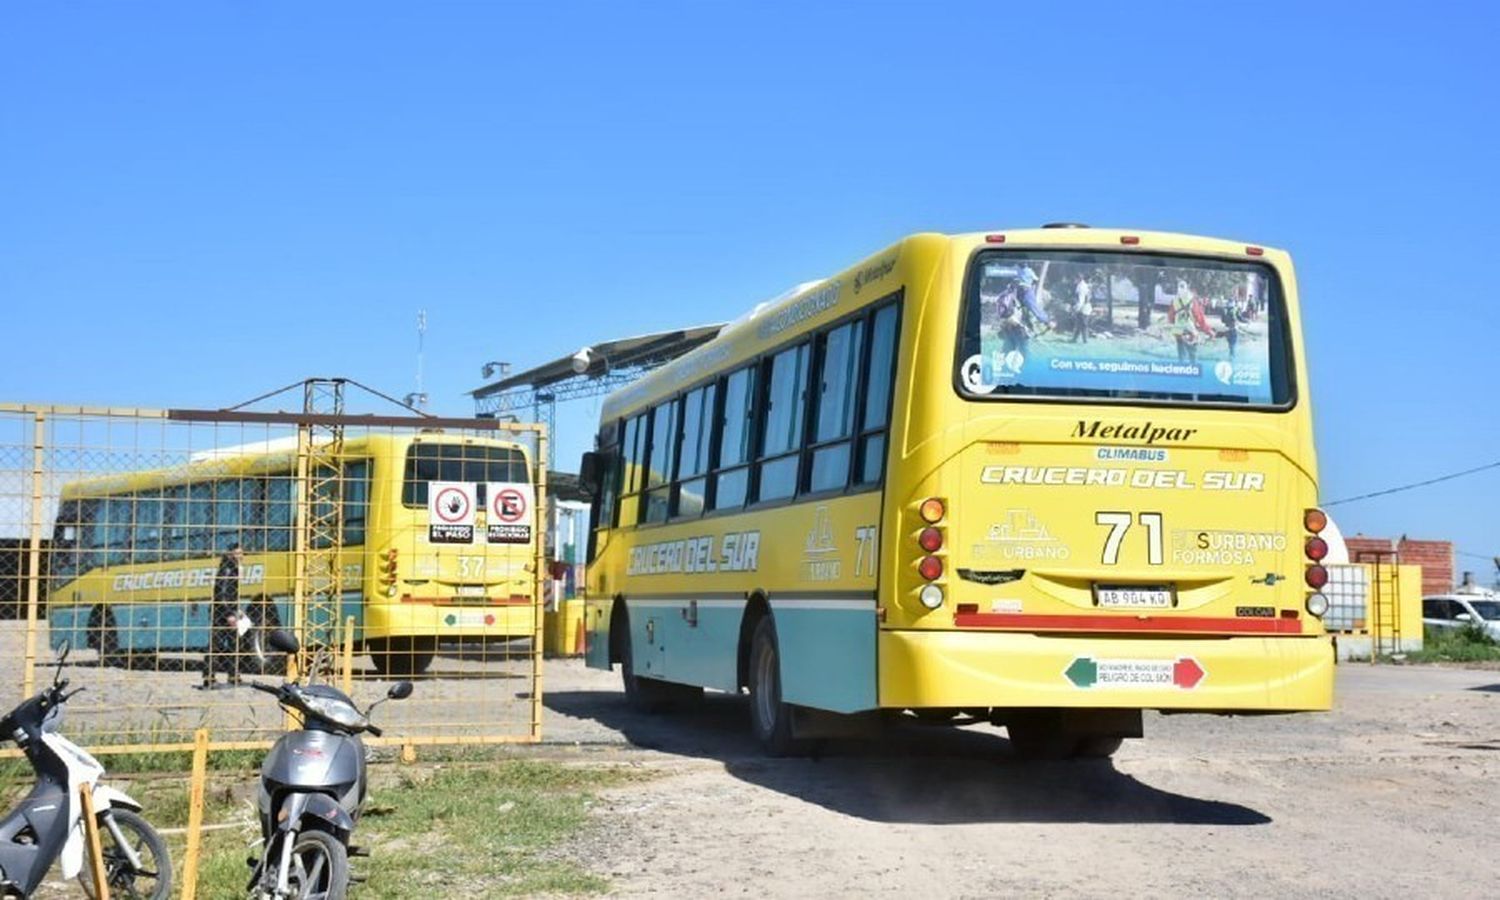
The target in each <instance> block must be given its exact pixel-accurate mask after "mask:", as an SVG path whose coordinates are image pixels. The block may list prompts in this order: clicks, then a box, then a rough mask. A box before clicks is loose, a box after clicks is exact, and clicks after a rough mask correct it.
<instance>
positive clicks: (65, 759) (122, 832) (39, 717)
mask: <svg viewBox="0 0 1500 900" xmlns="http://www.w3.org/2000/svg"><path fill="white" fill-rule="evenodd" d="M68 649H69V645H68V643H67V642H66V641H64V642H63V647H62V656H61V657H60V658H59V659H58V661H57V672H56V673H55V674H54V675H53V677H52V684H51V685H49V686H47V687H44V688H42V689H41V691H39V692H38V693H37V694H36V695H35V696H33V697H31V698H29V699H26V700H23V701H21V704H20V705H19V706H17V707H16V708H15V709H13V710H11V711H10V712H8V713H6V714H5V715H4V716H0V737H3V738H4V739H8V740H11V741H15V743H16V744H17V745H18V746H19V747H20V748H21V752H22V753H24V754H26V761H27V762H28V763H30V764H31V768H32V769H33V770H34V771H35V772H36V786H35V787H33V788H32V789H31V792H30V793H28V794H27V795H26V796H25V797H23V798H21V801H20V804H19V805H18V806H17V807H16V808H15V809H14V810H12V811H11V812H9V813H7V814H6V815H5V816H4V817H3V818H0V897H30V896H31V894H32V892H33V891H35V890H36V889H37V887H38V885H40V884H41V882H42V879H43V878H45V877H46V875H47V872H48V871H49V870H50V869H51V867H52V864H53V862H58V863H61V868H62V875H63V878H65V879H71V878H79V879H80V880H81V881H82V884H83V889H84V892H85V893H86V894H88V895H89V896H90V897H96V896H98V895H99V894H100V893H102V892H101V891H100V890H99V888H98V886H97V885H95V884H94V883H93V875H92V871H91V869H89V867H87V866H86V865H84V843H85V840H84V821H83V799H82V793H83V787H84V785H91V786H92V788H91V790H90V794H91V800H92V802H93V806H94V818H95V822H96V825H97V827H98V829H99V835H100V839H101V840H100V842H101V844H102V850H103V853H104V859H103V862H104V873H105V879H106V883H107V884H108V886H109V891H110V895H111V896H115V897H138V898H151V900H166V897H167V896H168V894H169V893H170V892H171V890H172V860H171V858H170V857H169V856H168V855H167V845H166V844H165V843H164V842H163V841H162V839H161V835H159V834H157V832H156V829H155V828H152V827H151V824H150V823H149V822H147V821H146V820H145V819H144V818H142V817H141V815H140V812H141V805H140V804H139V803H137V802H135V801H134V800H132V799H131V798H130V796H129V795H127V794H125V793H124V792H123V791H120V790H118V789H116V788H113V787H110V786H109V785H106V784H103V783H102V781H103V778H104V767H103V766H101V765H100V764H99V761H98V760H97V759H95V758H94V757H92V756H90V755H89V753H88V752H87V751H86V750H84V749H83V748H82V747H79V746H78V745H77V744H75V743H73V742H72V741H70V740H68V739H67V738H65V737H63V736H62V735H61V734H60V733H59V732H58V726H59V725H60V724H61V722H62V713H63V707H64V706H66V705H67V702H68V701H69V700H71V699H72V698H73V696H74V695H76V694H77V693H78V692H79V691H81V690H83V688H75V689H73V690H71V691H70V690H68V679H66V678H64V677H62V667H63V663H64V662H66V661H67V658H68Z"/></svg>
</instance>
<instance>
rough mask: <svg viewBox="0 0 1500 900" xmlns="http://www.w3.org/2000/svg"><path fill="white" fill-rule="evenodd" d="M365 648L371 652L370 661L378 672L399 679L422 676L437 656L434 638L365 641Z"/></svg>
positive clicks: (373, 639) (394, 638)
mask: <svg viewBox="0 0 1500 900" xmlns="http://www.w3.org/2000/svg"><path fill="white" fill-rule="evenodd" d="M365 647H366V649H368V650H369V651H370V661H371V662H373V663H374V664H375V671H376V672H379V673H380V674H381V675H389V676H393V677H398V678H404V677H406V676H410V675H421V674H422V673H424V672H426V671H427V669H428V668H429V667H431V665H432V658H433V657H434V656H436V655H437V641H436V640H435V639H434V638H421V637H393V638H372V639H370V640H368V641H365Z"/></svg>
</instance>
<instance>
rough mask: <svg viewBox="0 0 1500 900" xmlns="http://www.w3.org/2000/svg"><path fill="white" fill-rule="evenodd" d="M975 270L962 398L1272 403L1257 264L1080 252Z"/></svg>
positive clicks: (1009, 260)
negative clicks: (1054, 395)
mask: <svg viewBox="0 0 1500 900" xmlns="http://www.w3.org/2000/svg"><path fill="white" fill-rule="evenodd" d="M976 268H977V271H976V276H977V279H976V280H977V282H978V284H977V285H971V291H970V298H971V299H970V304H971V306H970V310H969V315H968V316H967V323H966V326H965V335H964V346H965V351H964V353H965V355H964V356H961V357H960V365H961V367H962V368H961V371H960V373H959V374H960V378H961V381H962V383H963V385H964V388H965V389H966V390H967V391H968V392H969V393H971V394H991V393H997V392H998V393H1003V392H1020V393H1032V394H1036V393H1042V394H1045V393H1048V392H1050V391H1056V392H1058V393H1061V394H1069V393H1073V394H1077V393H1085V394H1087V393H1092V392H1101V393H1108V394H1114V395H1151V394H1159V395H1166V396H1168V397H1170V398H1179V397H1180V398H1182V399H1188V400H1195V401H1200V402H1214V403H1245V404H1270V403H1275V402H1279V398H1277V397H1275V395H1274V392H1273V387H1275V385H1273V371H1272V364H1273V360H1284V359H1285V355H1284V354H1281V353H1273V352H1272V350H1273V344H1279V342H1280V340H1281V334H1282V331H1281V324H1280V318H1279V317H1280V306H1279V302H1277V298H1274V297H1273V296H1271V293H1272V291H1271V284H1270V283H1269V279H1268V278H1267V276H1266V274H1265V272H1266V270H1264V269H1261V268H1258V267H1254V266H1247V265H1242V264H1232V263H1216V262H1214V261H1211V260H1201V261H1200V260H1191V261H1188V260H1173V259H1166V258H1158V259H1155V260H1152V261H1150V262H1149V263H1143V262H1137V261H1133V260H1124V259H1121V257H1120V256H1119V255H1090V254H1084V253H1073V254H1066V255H1064V254H1056V255H1051V256H1049V255H1047V254H1036V255H1035V256H1030V255H1026V254H1005V255H1003V256H1002V255H995V256H992V257H989V258H987V259H984V258H982V259H981V261H980V263H979V265H978V266H977V267H976ZM976 300H977V310H976V309H975V308H974V304H975V302H976ZM976 329H977V331H976ZM1276 349H1278V350H1279V349H1280V348H1279V347H1277V348H1276ZM1281 364H1283V365H1284V364H1285V363H1284V362H1282V363H1281Z"/></svg>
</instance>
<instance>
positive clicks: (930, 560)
mask: <svg viewBox="0 0 1500 900" xmlns="http://www.w3.org/2000/svg"><path fill="white" fill-rule="evenodd" d="M917 574H918V575H921V576H922V577H923V578H925V579H926V580H928V581H937V580H938V579H939V578H942V577H943V561H942V560H940V559H938V558H937V557H936V556H924V557H922V561H921V562H919V563H917Z"/></svg>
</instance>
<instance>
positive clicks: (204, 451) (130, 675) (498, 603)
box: [0, 386, 547, 752]
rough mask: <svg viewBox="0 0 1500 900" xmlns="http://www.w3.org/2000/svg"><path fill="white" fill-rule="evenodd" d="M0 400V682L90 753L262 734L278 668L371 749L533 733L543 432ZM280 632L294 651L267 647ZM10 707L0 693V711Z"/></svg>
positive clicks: (271, 719) (248, 742)
mask: <svg viewBox="0 0 1500 900" xmlns="http://www.w3.org/2000/svg"><path fill="white" fill-rule="evenodd" d="M308 390H309V394H308V397H307V401H308V402H307V407H308V409H310V410H313V411H309V412H303V413H296V414H292V413H257V412H244V411H233V412H225V411H215V410H196V411H195V410H146V409H103V408H97V409H95V408H84V407H62V406H23V405H16V404H0V666H3V669H0V673H3V674H0V678H4V679H5V680H6V681H7V682H8V683H9V684H10V685H11V689H10V693H11V697H12V698H13V699H12V700H11V701H10V703H13V702H16V701H17V700H19V699H20V698H22V697H24V696H29V695H30V694H31V693H33V692H34V691H35V690H36V688H37V686H38V685H39V684H42V683H45V682H46V681H47V680H50V679H51V678H52V677H53V675H54V671H55V670H54V668H53V667H54V666H55V665H57V659H58V656H59V654H60V653H61V651H62V649H63V648H64V647H67V648H69V655H68V657H67V660H66V662H64V663H62V664H61V665H62V668H61V672H62V674H63V676H64V677H68V678H70V679H71V680H72V683H73V685H74V686H83V687H86V688H87V692H86V693H84V694H81V695H80V696H79V697H78V698H77V699H76V700H74V701H73V702H72V703H70V705H69V711H68V714H69V720H68V724H67V725H66V726H65V727H66V728H67V730H68V732H69V734H70V735H71V736H73V737H74V739H75V740H78V741H79V742H80V743H83V744H85V745H87V746H89V747H91V748H94V749H97V750H100V751H102V752H121V751H135V752H140V751H154V750H190V749H192V748H193V743H194V742H193V736H194V732H195V731H196V730H197V729H199V728H203V727H206V728H208V729H209V732H210V735H211V748H212V749H229V748H253V747H259V746H265V745H267V744H268V743H269V742H270V741H271V740H273V739H274V738H275V736H276V735H277V733H278V732H280V731H281V730H283V729H284V728H285V727H286V725H287V719H286V717H285V715H284V714H283V713H282V712H281V711H280V710H279V709H278V708H277V707H276V704H275V702H274V700H273V699H272V698H271V697H269V696H268V695H265V694H262V693H259V692H257V691H253V690H251V689H249V688H248V687H247V686H245V685H244V684H243V682H244V681H245V680H248V679H252V678H254V679H261V680H267V681H270V680H276V679H279V678H280V677H282V675H283V674H284V673H285V672H286V671H287V670H288V668H290V669H291V670H292V671H293V672H294V673H295V672H303V673H306V672H308V669H309V667H312V668H313V669H315V672H314V675H315V677H318V678H321V679H324V680H326V681H328V682H330V683H332V684H334V685H336V686H341V687H343V688H344V689H346V690H347V691H348V692H350V693H351V694H352V695H353V696H354V698H355V700H356V702H358V703H360V705H361V706H363V705H364V704H365V703H368V702H369V701H371V700H374V699H376V698H378V697H381V696H383V695H384V693H385V691H386V689H387V688H388V687H389V686H390V685H391V684H392V683H394V682H395V681H396V680H399V679H403V678H406V679H410V680H412V681H413V682H414V683H415V688H416V689H415V691H414V693H413V695H412V697H411V699H409V700H406V701H403V702H398V703H390V704H388V705H386V706H383V707H382V708H381V709H380V710H379V711H378V712H377V713H376V720H377V722H378V723H379V724H380V725H381V726H382V727H383V728H384V730H385V737H384V738H380V739H372V740H371V743H374V744H382V743H383V744H395V745H403V746H416V745H423V744H446V743H507V742H526V741H535V740H538V739H539V738H540V727H541V687H542V685H541V629H542V610H541V607H540V605H539V604H538V600H539V598H540V597H541V591H540V590H539V588H540V580H541V579H542V578H543V577H545V573H546V566H545V565H544V563H545V558H544V552H545V550H544V546H543V544H544V543H545V541H544V537H543V532H544V528H543V527H541V525H542V523H544V522H545V518H541V517H539V516H538V510H545V509H546V503H547V493H546V491H547V486H546V467H545V465H544V464H541V463H540V461H542V460H545V459H546V456H547V453H546V442H547V435H546V434H545V432H544V430H543V429H542V428H541V427H540V426H535V425H526V424H514V423H499V422H496V421H494V420H485V419H437V418H429V417H419V416H409V415H402V416H390V417H384V416H362V415H347V414H345V413H344V410H343V407H342V402H341V401H337V402H334V403H332V404H331V405H327V406H325V408H329V406H331V410H332V411H331V412H318V411H316V410H317V408H318V404H319V398H318V397H316V396H315V395H314V393H313V391H314V390H315V388H314V387H313V386H309V389H308ZM277 628H281V629H285V630H288V631H291V632H293V633H295V634H296V635H297V636H298V637H299V638H300V640H301V644H302V650H301V652H300V653H299V654H298V655H296V656H294V657H287V656H285V655H281V654H278V653H276V652H275V651H274V650H273V649H272V648H271V647H270V646H269V644H268V638H269V635H270V633H271V632H272V631H273V630H274V629H277ZM8 705H9V703H0V706H8Z"/></svg>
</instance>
